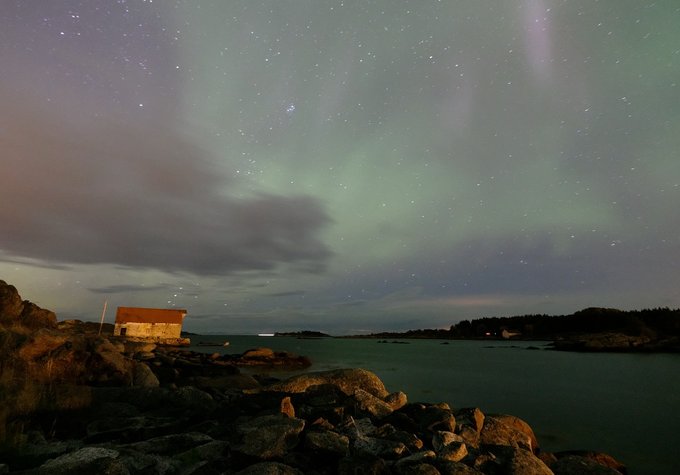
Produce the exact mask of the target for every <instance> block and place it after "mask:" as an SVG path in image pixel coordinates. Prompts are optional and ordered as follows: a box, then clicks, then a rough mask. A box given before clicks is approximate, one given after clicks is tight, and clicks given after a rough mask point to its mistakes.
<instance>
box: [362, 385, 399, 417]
mask: <svg viewBox="0 0 680 475" xmlns="http://www.w3.org/2000/svg"><path fill="white" fill-rule="evenodd" d="M354 399H355V400H356V401H357V402H358V404H359V408H360V409H361V410H364V411H366V412H368V413H369V414H370V415H371V416H373V417H375V418H377V419H382V418H384V417H387V416H389V415H390V414H392V407H391V406H390V405H389V404H387V403H386V402H385V401H383V400H382V399H379V398H377V397H375V396H374V395H372V394H371V393H369V392H367V391H364V390H363V389H361V388H357V389H356V390H355V391H354Z"/></svg>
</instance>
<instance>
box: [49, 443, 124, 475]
mask: <svg viewBox="0 0 680 475" xmlns="http://www.w3.org/2000/svg"><path fill="white" fill-rule="evenodd" d="M118 456H119V453H118V451H116V450H112V449H106V448H103V447H83V448H82V449H80V450H76V451H75V452H71V453H68V454H64V455H61V456H59V457H57V458H55V459H51V460H48V461H47V462H45V463H44V464H42V465H41V466H40V467H39V468H38V473H39V474H42V473H44V474H49V475H62V474H63V475H71V474H73V473H105V474H107V475H127V474H129V473H130V472H129V471H128V470H127V468H126V467H125V466H124V465H123V464H122V463H120V461H118V460H116V459H117V458H118Z"/></svg>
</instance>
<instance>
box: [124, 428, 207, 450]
mask: <svg viewBox="0 0 680 475" xmlns="http://www.w3.org/2000/svg"><path fill="white" fill-rule="evenodd" d="M212 441H213V438H212V437H210V436H208V435H206V434H202V433H200V432H184V433H178V434H168V435H162V436H159V437H152V438H150V439H146V440H143V441H140V442H134V443H131V444H128V445H125V446H124V447H125V448H128V449H132V450H135V451H137V452H142V453H146V454H160V455H175V454H177V453H181V452H184V451H185V450H189V449H192V448H194V447H197V446H199V445H203V444H207V443H208V442H212Z"/></svg>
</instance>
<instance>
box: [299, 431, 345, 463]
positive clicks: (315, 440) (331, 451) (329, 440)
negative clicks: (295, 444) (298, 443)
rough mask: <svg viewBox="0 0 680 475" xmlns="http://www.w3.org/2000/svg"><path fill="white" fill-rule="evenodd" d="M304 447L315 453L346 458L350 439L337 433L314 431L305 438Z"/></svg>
mask: <svg viewBox="0 0 680 475" xmlns="http://www.w3.org/2000/svg"><path fill="white" fill-rule="evenodd" d="M304 446H305V448H306V449H308V450H311V451H312V452H315V453H320V454H327V455H335V456H340V457H344V456H345V455H347V453H348V451H349V438H348V437H347V436H344V435H342V434H338V433H337V432H335V431H331V430H327V431H312V432H308V433H307V435H306V437H305V442H304Z"/></svg>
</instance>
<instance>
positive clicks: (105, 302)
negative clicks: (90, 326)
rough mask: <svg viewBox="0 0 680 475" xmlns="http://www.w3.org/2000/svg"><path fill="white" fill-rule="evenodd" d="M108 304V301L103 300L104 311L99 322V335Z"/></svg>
mask: <svg viewBox="0 0 680 475" xmlns="http://www.w3.org/2000/svg"><path fill="white" fill-rule="evenodd" d="M107 303H108V300H104V309H103V310H102V320H101V322H99V333H98V334H99V335H101V334H102V327H103V326H104V315H106V304H107Z"/></svg>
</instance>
